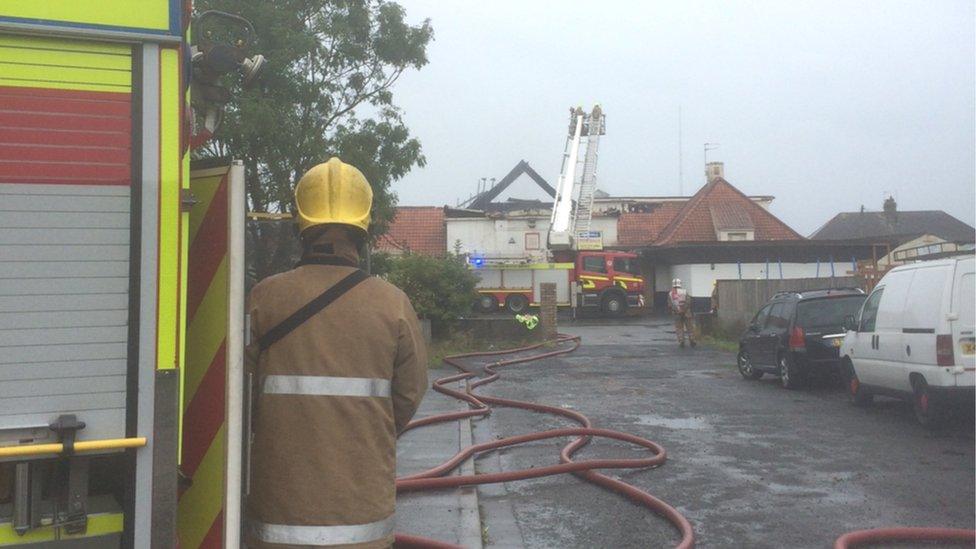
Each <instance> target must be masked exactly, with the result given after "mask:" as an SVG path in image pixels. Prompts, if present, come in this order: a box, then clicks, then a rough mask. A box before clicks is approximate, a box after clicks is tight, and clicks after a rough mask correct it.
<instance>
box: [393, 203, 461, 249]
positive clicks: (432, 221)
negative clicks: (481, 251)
mask: <svg viewBox="0 0 976 549" xmlns="http://www.w3.org/2000/svg"><path fill="white" fill-rule="evenodd" d="M376 249H377V250H380V251H384V252H390V253H402V252H407V251H409V252H414V253H419V254H427V255H442V254H445V253H447V227H446V225H445V224H444V208H441V207H436V206H400V207H398V208H397V212H396V216H395V217H394V218H393V222H392V223H390V229H389V230H388V231H387V232H386V234H384V235H383V236H381V237H380V238H379V240H378V241H377V242H376Z"/></svg>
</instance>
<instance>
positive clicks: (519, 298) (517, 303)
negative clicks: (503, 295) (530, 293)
mask: <svg viewBox="0 0 976 549" xmlns="http://www.w3.org/2000/svg"><path fill="white" fill-rule="evenodd" d="M505 307H508V310H509V312H511V313H512V314H516V315H520V314H522V313H524V312H525V311H528V310H529V300H528V299H526V297H525V296H524V295H522V294H512V295H510V296H508V299H506V300H505Z"/></svg>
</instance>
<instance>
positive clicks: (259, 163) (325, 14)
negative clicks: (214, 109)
mask: <svg viewBox="0 0 976 549" xmlns="http://www.w3.org/2000/svg"><path fill="white" fill-rule="evenodd" d="M195 9H196V10H197V11H198V12H203V11H206V10H211V9H213V10H221V11H226V12H229V13H234V14H237V15H241V16H243V17H245V18H247V19H249V20H250V21H251V22H252V23H253V25H254V29H255V34H256V36H255V40H254V44H253V46H252V48H251V49H252V51H253V52H255V53H261V54H263V55H264V56H265V57H266V58H267V60H268V66H267V68H266V70H265V72H264V74H263V76H262V79H261V83H260V85H259V86H257V87H256V88H253V89H240V88H236V89H233V92H234V99H233V100H232V102H231V103H230V104H228V106H227V109H226V110H225V114H224V118H223V121H222V123H221V126H220V127H219V128H218V129H217V132H216V135H215V137H214V139H213V140H211V141H210V142H209V143H208V144H207V146H205V147H203V148H201V149H199V150H197V151H196V153H195V154H196V156H197V157H233V158H237V159H241V160H243V162H244V166H245V173H246V178H247V203H248V208H250V209H251V210H253V211H267V212H290V211H292V208H293V207H294V204H293V194H292V192H293V189H294V187H295V184H296V183H297V182H298V180H299V179H300V178H301V176H302V174H303V173H305V171H306V170H307V169H308V168H310V167H312V166H314V165H315V164H318V163H320V162H324V161H326V160H328V159H329V158H330V157H332V156H338V157H339V158H341V159H342V160H343V161H345V162H348V163H350V164H353V165H354V166H356V167H357V168H359V169H360V170H361V171H362V172H363V174H364V175H365V176H366V178H367V179H368V180H369V182H370V185H372V187H373V222H372V226H371V227H370V232H371V234H372V236H373V237H374V238H375V237H376V236H378V235H380V234H382V233H383V232H385V231H386V229H387V227H388V226H389V223H390V221H391V220H392V218H393V215H394V213H395V208H396V200H397V198H396V194H395V193H394V192H393V191H392V190H391V189H390V186H391V184H392V183H393V182H394V181H396V180H398V179H400V178H402V177H403V176H404V175H406V174H407V173H408V172H409V171H410V169H411V168H413V167H414V166H423V165H424V162H425V160H424V156H423V154H422V152H421V147H420V143H419V142H418V141H417V140H416V139H415V138H413V137H411V135H410V132H409V130H408V129H407V127H406V126H405V125H404V123H403V118H402V113H401V111H400V109H399V108H398V107H397V106H396V104H395V103H394V100H393V93H392V91H391V88H392V86H393V84H394V83H395V82H396V81H397V79H398V78H400V76H401V75H402V74H403V73H404V71H406V70H408V69H414V70H416V69H420V68H421V67H423V66H424V65H426V64H427V46H428V44H429V43H430V41H431V40H432V39H433V30H432V28H431V25H430V21H429V20H425V21H423V22H421V23H420V24H417V25H411V24H409V23H408V22H407V21H406V13H405V11H404V9H403V8H402V7H401V6H400V5H399V4H396V3H395V2H390V1H386V0H275V1H273V2H268V1H267V0H197V1H196V2H195ZM248 232H249V235H248V237H249V245H250V246H251V252H252V253H251V254H250V255H251V258H250V259H251V260H250V261H249V263H250V265H249V267H250V268H249V271H250V272H249V275H250V276H251V277H252V280H260V279H262V278H264V277H265V276H268V275H270V274H273V273H274V272H277V271H280V270H284V269H287V268H290V266H291V264H290V262H291V259H292V256H293V255H294V253H295V243H294V240H295V239H294V236H293V234H292V228H291V226H290V224H287V223H277V224H258V223H251V224H250V225H249V231H248Z"/></svg>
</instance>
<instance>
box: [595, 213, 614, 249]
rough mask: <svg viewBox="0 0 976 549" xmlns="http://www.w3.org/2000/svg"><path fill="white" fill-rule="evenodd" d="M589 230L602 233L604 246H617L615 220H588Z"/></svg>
mask: <svg viewBox="0 0 976 549" xmlns="http://www.w3.org/2000/svg"><path fill="white" fill-rule="evenodd" d="M590 230H591V231H600V232H601V233H603V245H604V246H616V245H617V218H616V217H594V218H593V219H591V220H590Z"/></svg>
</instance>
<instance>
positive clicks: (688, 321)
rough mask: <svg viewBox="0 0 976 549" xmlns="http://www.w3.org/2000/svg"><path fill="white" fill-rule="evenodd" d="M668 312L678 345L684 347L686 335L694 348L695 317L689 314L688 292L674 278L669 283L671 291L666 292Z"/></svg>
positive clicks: (677, 279) (689, 299) (678, 279)
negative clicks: (671, 318)
mask: <svg viewBox="0 0 976 549" xmlns="http://www.w3.org/2000/svg"><path fill="white" fill-rule="evenodd" d="M668 310H669V311H671V314H672V315H673V316H674V331H675V332H677V334H678V345H679V346H681V347H684V346H685V334H688V342H689V343H691V346H692V347H694V346H695V345H697V343H696V342H695V316H694V315H693V314H692V312H691V298H690V297H689V296H688V292H687V291H686V290H685V289H684V288H682V287H681V279H680V278H675V279H674V280H672V281H671V291H670V292H668Z"/></svg>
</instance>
